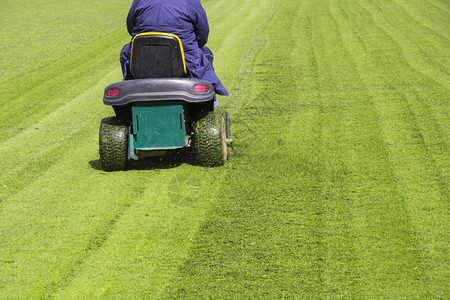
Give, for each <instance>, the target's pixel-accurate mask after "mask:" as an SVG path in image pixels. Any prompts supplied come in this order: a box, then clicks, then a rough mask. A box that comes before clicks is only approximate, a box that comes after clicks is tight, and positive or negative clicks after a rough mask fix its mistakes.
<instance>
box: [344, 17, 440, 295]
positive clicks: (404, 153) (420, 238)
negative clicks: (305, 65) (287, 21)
mask: <svg viewBox="0 0 450 300" xmlns="http://www.w3.org/2000/svg"><path fill="white" fill-rule="evenodd" d="M358 15H360V13H358ZM360 25H361V24H354V25H352V27H354V26H356V27H358V26H360ZM367 26H371V24H367ZM372 26H373V25H372ZM374 45H375V44H374ZM378 47H382V46H381V45H380V46H378ZM384 48H386V46H384ZM356 61H357V63H358V66H359V69H360V72H361V73H362V74H367V75H369V74H370V76H371V81H372V82H367V83H366V86H367V87H368V90H369V92H370V93H371V94H373V95H374V97H375V98H374V99H376V101H375V102H374V104H375V107H376V109H377V110H378V114H379V118H380V125H381V126H382V128H383V136H384V139H385V140H386V144H387V146H388V151H389V155H390V158H389V159H390V161H391V162H392V165H393V172H394V175H395V176H396V184H397V185H398V187H397V189H398V190H399V192H400V193H401V195H402V197H403V199H405V201H406V203H407V205H408V206H407V208H408V213H409V219H410V220H411V221H412V222H413V224H414V226H415V232H416V234H417V243H418V244H420V245H422V246H421V249H420V252H419V253H418V254H419V256H418V257H419V258H420V259H421V260H422V263H423V264H425V267H424V269H425V270H420V268H418V269H419V270H418V271H420V272H422V273H425V274H427V275H426V277H425V278H427V279H426V286H429V285H430V282H429V281H431V282H433V277H434V276H433V275H432V274H430V272H428V270H427V268H428V267H429V264H430V261H429V259H423V255H424V254H425V253H424V251H423V248H424V244H425V245H426V244H428V242H427V240H428V238H426V236H424V235H423V232H424V230H425V231H427V235H428V234H431V235H434V234H435V233H433V232H436V231H435V229H437V232H442V230H440V229H438V228H439V227H441V226H444V227H445V224H448V222H445V221H444V222H443V223H444V225H438V226H437V227H438V228H436V224H433V223H434V222H433V221H432V219H434V218H436V216H435V215H434V216H431V215H430V216H429V217H428V219H427V217H426V216H427V215H428V214H427V213H425V212H424V208H425V206H428V205H431V206H432V207H434V209H435V210H436V211H437V212H439V211H440V212H441V213H443V212H444V211H445V208H444V207H445V206H446V205H448V203H447V204H444V203H445V202H444V203H442V202H441V203H440V204H439V202H440V201H439V200H438V199H439V198H441V197H442V194H440V193H439V192H438V194H437V195H436V191H434V190H433V189H434V188H435V187H436V184H435V183H433V182H435V180H436V179H438V178H439V177H438V178H436V177H434V176H433V175H432V176H431V177H429V176H427V175H425V174H426V173H428V172H429V171H427V169H429V165H430V161H429V158H428V157H427V154H426V150H425V149H424V146H423V144H422V145H421V146H419V148H417V147H416V146H414V144H416V143H417V141H412V142H407V143H405V142H403V141H404V140H405V139H406V140H408V137H411V136H412V137H414V135H412V134H411V130H414V129H411V128H413V127H411V125H410V124H408V123H409V122H411V120H408V119H406V120H405V119H400V120H398V118H399V117H400V118H404V117H402V115H404V116H408V114H406V115H405V114H398V113H394V111H396V110H400V111H401V110H404V109H405V108H404V105H405V103H403V104H401V105H400V104H396V102H395V101H393V99H392V97H393V95H392V94H387V93H386V92H385V91H384V90H383V89H380V88H378V86H384V84H385V83H384V82H383V81H382V80H381V81H380V79H377V80H374V79H375V78H377V77H375V76H373V75H377V74H378V76H379V78H383V76H382V74H383V73H385V72H386V70H382V69H379V68H377V67H376V66H375V64H373V63H370V62H369V63H368V61H361V60H360V59H359V60H358V59H357V60H356ZM368 67H369V68H368ZM394 97H395V96H394ZM395 98H398V96H397V97H395ZM395 98H394V99H395ZM383 99H386V100H388V103H385V104H381V103H382V101H383ZM386 100H385V101H386ZM406 105H407V107H408V104H406ZM393 122H396V124H397V125H392V123H393ZM405 122H406V123H405ZM414 122H415V121H414ZM412 126H414V125H412ZM408 127H410V128H408ZM405 130H406V132H405ZM408 131H409V132H410V133H409V134H408V133H407V132H408ZM424 150H425V151H424ZM402 157H405V158H406V159H407V160H405V159H403V158H402ZM424 159H425V161H423V160H424ZM421 161H422V162H421ZM431 165H432V164H431ZM405 170H409V171H407V172H405ZM412 170H415V171H412ZM419 170H420V171H419ZM411 172H412V173H411ZM432 172H433V171H432ZM410 173H411V174H410ZM420 174H423V175H420ZM418 175H419V176H418ZM433 177H434V178H435V179H433ZM438 180H439V179H438ZM438 186H439V183H438ZM417 187H419V188H420V189H422V190H421V191H420V192H418V191H417V190H416V189H417ZM405 190H406V191H408V192H406V193H405ZM414 190H415V191H414ZM439 194H440V195H441V196H440V195H439ZM421 195H422V196H421ZM424 195H428V196H426V197H425V196H424ZM418 197H419V198H418ZM430 197H431V199H430ZM433 198H434V199H435V200H438V202H435V203H434V204H431V203H430V202H429V200H432V199H433ZM425 199H427V200H426V201H424V200H425ZM441 199H442V198H441ZM444 199H445V198H444ZM442 200H443V199H442ZM418 204H420V205H419V207H418V206H417V205H418ZM443 204H444V207H442V205H443ZM420 206H422V208H420ZM442 209H444V210H442ZM438 214H439V213H438ZM423 217H425V219H426V221H425V222H423V221H421V220H420V219H421V218H423ZM419 218H420V219H419ZM442 218H443V219H442ZM437 220H440V221H438V222H442V221H443V220H445V217H444V216H441V217H437ZM430 226H431V227H430ZM427 228H429V229H427ZM431 228H434V229H433V230H432V229H431ZM429 230H430V232H428V231H429ZM438 240H439V239H438ZM433 248H434V247H433ZM438 248H439V246H438ZM418 250H419V249H418ZM441 250H442V249H439V250H438V251H437V252H438V253H445V251H444V252H441ZM425 256H426V255H425ZM444 261H445V259H444ZM432 264H433V263H432ZM437 264H439V263H438V262H437ZM441 276H442V275H441ZM437 286H439V285H437ZM427 290H428V292H433V291H434V290H435V289H433V288H432V287H430V288H429V289H427ZM437 294H439V292H438V293H437Z"/></svg>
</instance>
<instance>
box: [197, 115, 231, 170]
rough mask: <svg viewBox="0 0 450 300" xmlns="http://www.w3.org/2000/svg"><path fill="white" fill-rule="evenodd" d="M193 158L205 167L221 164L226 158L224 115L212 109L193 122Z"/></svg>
mask: <svg viewBox="0 0 450 300" xmlns="http://www.w3.org/2000/svg"><path fill="white" fill-rule="evenodd" d="M193 128H194V135H193V137H192V141H193V147H194V159H195V162H196V163H197V164H199V165H202V166H206V167H217V166H222V165H224V164H225V162H226V161H227V159H228V147H227V128H226V121H225V118H224V115H223V114H221V113H216V112H214V111H212V112H209V113H208V114H207V115H206V116H205V117H203V118H202V119H200V120H198V121H196V122H194V124H193Z"/></svg>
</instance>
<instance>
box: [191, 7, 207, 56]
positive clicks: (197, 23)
mask: <svg viewBox="0 0 450 300" xmlns="http://www.w3.org/2000/svg"><path fill="white" fill-rule="evenodd" d="M193 2H194V5H193V8H194V11H195V20H194V32H195V36H196V40H197V43H198V47H199V48H201V47H203V46H205V44H206V42H207V41H208V35H209V24H208V18H207V17H206V12H205V10H204V9H203V6H202V4H201V3H200V0H194V1H193Z"/></svg>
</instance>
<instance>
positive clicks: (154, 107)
mask: <svg viewBox="0 0 450 300" xmlns="http://www.w3.org/2000/svg"><path fill="white" fill-rule="evenodd" d="M129 70H130V71H131V74H132V77H133V79H132V80H124V81H121V82H117V83H113V84H110V85H108V86H107V87H106V88H105V94H104V96H103V103H104V104H106V105H111V106H112V107H113V108H114V111H115V114H116V116H114V117H108V118H104V119H103V120H102V121H101V124H100V133H99V148H100V161H101V164H102V167H103V169H104V170H105V171H118V170H124V169H125V168H126V167H127V165H128V163H129V162H131V161H136V160H139V159H143V158H147V157H152V156H160V155H164V154H165V153H167V152H170V151H179V150H180V149H186V150H188V152H189V153H190V154H191V155H189V156H190V157H191V158H193V160H194V163H195V164H199V165H203V166H220V165H223V164H225V162H226V161H227V158H228V146H230V143H231V139H230V128H229V124H230V122H229V115H228V113H227V112H226V111H219V110H214V99H215V92H214V88H213V86H212V84H211V83H210V82H208V81H204V80H200V79H194V78H188V75H187V74H188V73H187V70H186V64H185V60H184V51H183V45H182V43H181V41H180V39H179V38H178V37H177V36H176V35H173V34H169V33H160V32H149V33H142V34H138V35H136V36H135V37H134V38H133V40H132V47H131V58H130V65H129Z"/></svg>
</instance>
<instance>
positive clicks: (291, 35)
mask: <svg viewBox="0 0 450 300" xmlns="http://www.w3.org/2000/svg"><path fill="white" fill-rule="evenodd" d="M33 3H34V2H33ZM202 3H203V4H204V5H205V8H206V10H207V13H208V15H209V20H210V26H211V37H210V41H209V43H208V44H209V46H210V47H211V48H212V50H213V51H214V53H215V57H216V59H215V68H216V71H217V72H218V74H219V76H220V77H221V78H222V79H223V82H224V83H225V85H226V86H227V87H228V89H229V91H230V92H231V97H229V98H225V97H222V98H220V99H219V101H220V103H221V106H222V107H223V108H225V109H228V110H229V111H230V113H231V118H232V134H233V138H234V155H233V157H232V159H231V161H230V162H229V163H228V164H227V165H225V166H224V167H220V168H201V167H197V166H191V165H189V164H185V163H183V162H182V161H181V160H179V159H171V158H164V159H163V160H162V161H160V160H159V159H156V160H150V161H146V162H141V163H139V164H136V165H135V167H134V168H133V169H131V170H128V171H125V172H113V173H107V172H103V171H102V170H101V169H100V163H99V157H98V127H99V123H100V120H101V118H103V117H106V116H108V115H112V114H113V111H112V109H111V108H109V107H106V106H104V105H103V104H102V103H101V97H102V93H103V88H104V87H105V86H106V85H107V84H109V83H111V82H114V81H119V80H121V76H120V67H119V65H118V62H117V61H118V53H119V51H120V48H121V46H122V45H123V44H124V43H126V42H127V41H128V39H129V37H128V36H127V33H126V29H125V27H124V26H123V24H124V20H125V17H126V12H127V9H128V8H129V5H130V3H128V2H126V1H125V2H124V1H111V0H108V1H100V2H98V3H95V4H92V5H91V6H89V5H87V2H84V1H79V2H77V3H69V4H67V6H64V5H62V4H60V3H59V2H58V3H57V2H56V1H44V2H42V1H41V2H39V3H36V4H32V5H34V9H33V6H32V5H31V4H29V2H27V1H15V2H13V1H4V2H3V4H4V5H3V6H2V7H3V9H2V12H1V13H0V15H1V16H2V18H1V19H0V20H1V21H0V26H1V27H2V28H7V27H8V26H7V25H8V24H9V22H10V20H17V19H20V17H19V16H20V15H23V21H22V22H18V23H17V24H14V26H13V27H12V28H17V30H19V32H22V33H23V34H16V36H17V37H18V38H19V39H23V40H27V39H28V38H29V33H28V32H26V31H24V29H26V28H27V26H28V25H29V24H31V23H30V22H31V20H33V22H34V23H36V24H47V26H48V27H46V30H42V31H36V30H35V29H34V28H33V30H34V31H33V32H34V33H36V32H39V33H40V39H41V41H40V42H38V41H33V42H32V45H33V47H29V48H26V49H25V48H11V47H8V44H9V45H11V44H13V41H12V40H11V38H10V37H9V35H8V38H6V34H4V33H2V34H0V37H2V40H4V41H5V43H3V44H2V46H0V53H1V54H2V57H5V55H9V56H11V53H13V52H14V61H15V63H14V64H15V65H23V67H22V68H20V69H19V68H13V67H11V66H12V65H13V64H5V63H2V66H4V67H3V71H2V72H3V73H2V80H1V81H0V119H1V120H2V121H1V122H0V128H1V132H2V135H1V136H0V161H1V162H2V163H1V166H0V298H2V299H3V298H4V299H11V298H13V299H14V298H15V299H36V298H44V297H52V298H58V299H71V298H72V299H86V298H87V299H96V298H108V299H109V298H145V299H210V298H212V299H234V298H238V299H280V298H293V299H310V298H313V299H315V298H319V299H322V298H333V299H334V298H345V299H347V298H358V299H359V298H362V299H366V298H368V299H373V298H402V299H404V298H406V299H444V298H446V295H448V294H449V292H450V291H449V288H448V284H447V282H448V279H449V250H448V242H449V233H448V227H449V225H450V224H449V218H448V209H449V184H448V183H449V182H450V178H449V177H450V176H449V175H450V173H449V162H450V157H449V153H450V151H449V145H448V141H449V136H450V132H449V127H450V126H449V125H450V124H449V103H450V101H449V100H450V97H449V95H450V93H449V92H450V91H449V89H450V86H449V82H450V80H449V65H448V53H450V44H449V39H450V36H449V32H448V30H447V28H448V25H449V23H448V22H449V21H448V20H449V19H450V18H449V17H450V15H449V14H450V6H449V4H448V3H447V2H446V1H440V0H427V1H420V0H412V1H406V0H393V1H382V0H362V1H356V0H343V1H338V0H320V1H313V0H301V1H298V0H284V1H281V0H280V1H277V0H259V1H256V0H250V1H244V2H242V1H234V0H230V1H218V0H209V1H204V2H203V1H202ZM25 4H27V5H29V6H27V5H25ZM24 5H25V10H19V7H20V6H24ZM54 9H59V10H60V11H61V13H60V14H61V16H67V18H65V19H64V20H65V22H61V19H57V20H54V18H55V16H58V14H57V13H56V11H53V10H54ZM46 11H48V12H50V13H47V14H45V13H40V14H34V12H46ZM69 11H74V12H77V15H69ZM5 16H7V17H6V18H4V17H5ZM106 16H107V17H106ZM52 20H53V21H52ZM94 20H95V21H94ZM52 22H56V23H58V22H59V23H58V26H53V24H52ZM100 23H101V26H99V24H100ZM11 30H12V29H11ZM62 32H70V33H71V34H70V37H68V36H66V35H65V34H63V33H62ZM52 39H56V40H58V41H59V43H60V44H64V47H56V46H51V45H52V44H51V43H48V42H47V41H51V40H52ZM45 47H50V48H49V49H51V51H52V52H53V53H54V54H55V55H52V56H47V54H48V53H46V52H45V51H43V50H46V49H47V48H45ZM11 49H14V51H13V52H12V51H11ZM3 61H5V60H3ZM30 61H32V63H31V64H30V63H29V62H30ZM27 64H28V65H27ZM25 65H27V66H25ZM3 75H5V76H3Z"/></svg>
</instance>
